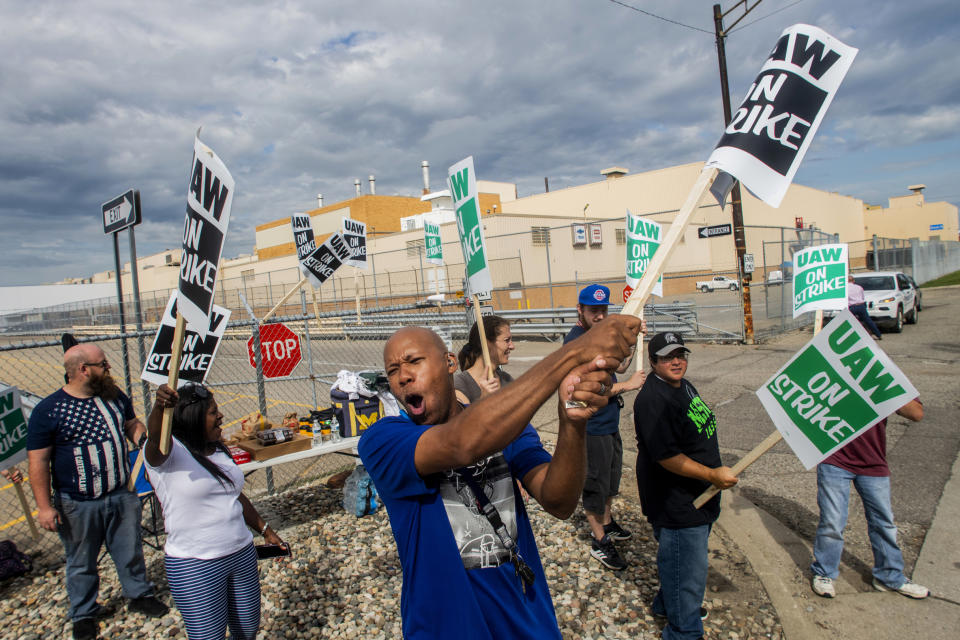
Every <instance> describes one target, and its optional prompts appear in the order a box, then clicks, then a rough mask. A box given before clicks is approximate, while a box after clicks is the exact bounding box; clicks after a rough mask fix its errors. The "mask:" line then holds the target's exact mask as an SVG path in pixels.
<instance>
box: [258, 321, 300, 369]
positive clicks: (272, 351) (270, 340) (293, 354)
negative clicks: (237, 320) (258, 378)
mask: <svg viewBox="0 0 960 640" xmlns="http://www.w3.org/2000/svg"><path fill="white" fill-rule="evenodd" d="M247 356H248V357H249V358H250V366H251V367H253V368H254V369H256V368H257V361H256V356H255V355H254V352H253V337H252V336H251V337H250V338H249V339H248V340H247ZM260 358H261V361H262V362H263V375H264V377H266V378H282V377H284V376H288V375H290V374H291V373H292V372H293V370H294V369H295V368H296V366H297V365H298V364H300V360H301V355H300V337H299V336H298V335H297V334H295V333H294V332H293V331H291V330H290V328H289V327H287V325H285V324H282V323H277V324H265V325H263V326H262V327H260Z"/></svg>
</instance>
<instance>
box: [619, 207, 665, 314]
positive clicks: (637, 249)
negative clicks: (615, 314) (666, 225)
mask: <svg viewBox="0 0 960 640" xmlns="http://www.w3.org/2000/svg"><path fill="white" fill-rule="evenodd" d="M662 238H663V226H662V225H660V224H659V223H657V222H654V221H653V220H644V219H643V218H641V217H640V216H635V215H633V214H632V213H630V212H629V211H627V287H629V288H630V289H631V290H633V289H636V288H637V285H638V284H640V278H642V277H643V274H644V273H645V272H646V270H647V267H649V266H650V260H651V259H652V258H653V254H655V253H656V252H657V248H658V247H659V246H660V242H661V239H662ZM650 293H652V294H653V295H655V296H661V297H662V296H663V276H662V275H661V276H660V279H659V280H657V284H655V285H654V286H653V290H651V291H650ZM624 302H626V300H624Z"/></svg>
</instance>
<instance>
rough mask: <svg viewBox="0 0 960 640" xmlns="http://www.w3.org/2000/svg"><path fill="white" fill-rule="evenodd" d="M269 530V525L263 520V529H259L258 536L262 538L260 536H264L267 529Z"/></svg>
mask: <svg viewBox="0 0 960 640" xmlns="http://www.w3.org/2000/svg"><path fill="white" fill-rule="evenodd" d="M269 528H270V523H269V522H267V521H266V520H264V521H263V529H260V535H261V536H262V535H266V533H267V529H269Z"/></svg>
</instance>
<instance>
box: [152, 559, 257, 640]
mask: <svg viewBox="0 0 960 640" xmlns="http://www.w3.org/2000/svg"><path fill="white" fill-rule="evenodd" d="M164 560H165V563H166V567H167V582H168V583H169V585H170V593H171V594H172V595H173V601H174V603H176V605H177V609H179V610H180V615H182V616H183V623H184V626H185V627H186V629H187V637H188V638H189V639H190V640H223V639H224V638H225V637H226V634H227V625H229V626H230V636H231V638H236V639H237V640H253V639H254V638H256V637H257V630H258V629H259V628H260V574H259V573H258V571H257V553H256V551H255V550H254V548H253V544H250V545H249V546H247V547H245V548H243V549H241V550H240V551H236V552H234V553H231V554H230V555H228V556H223V557H222V558H214V559H212V560H201V559H198V558H172V557H170V556H166V557H165V558H164Z"/></svg>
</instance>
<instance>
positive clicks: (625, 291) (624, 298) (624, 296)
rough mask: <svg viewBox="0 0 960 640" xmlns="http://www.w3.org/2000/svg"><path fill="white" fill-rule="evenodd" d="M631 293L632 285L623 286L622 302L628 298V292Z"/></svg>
mask: <svg viewBox="0 0 960 640" xmlns="http://www.w3.org/2000/svg"><path fill="white" fill-rule="evenodd" d="M631 293H633V287H631V286H630V285H627V286H625V287H624V288H623V303H624V304H626V303H627V300H629V299H630V294H631Z"/></svg>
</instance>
